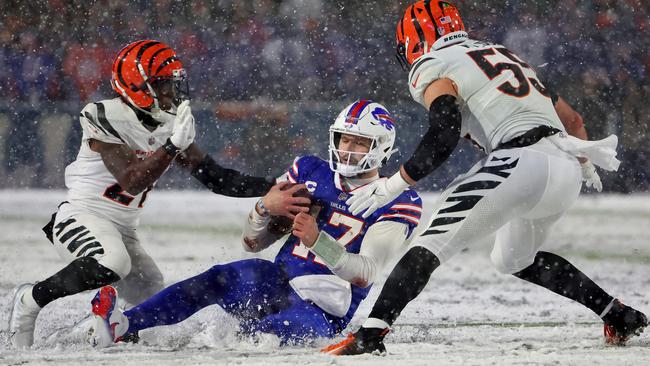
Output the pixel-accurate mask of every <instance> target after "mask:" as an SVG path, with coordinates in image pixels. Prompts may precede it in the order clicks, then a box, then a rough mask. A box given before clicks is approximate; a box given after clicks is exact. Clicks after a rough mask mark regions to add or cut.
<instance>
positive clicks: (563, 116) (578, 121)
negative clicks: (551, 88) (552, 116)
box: [554, 97, 588, 140]
mask: <svg viewBox="0 0 650 366" xmlns="http://www.w3.org/2000/svg"><path fill="white" fill-rule="evenodd" d="M554 106H555V112H557V115H558V117H560V121H562V124H563V125H564V128H565V129H566V132H568V133H569V135H571V136H575V137H577V138H579V139H582V140H587V139H588V136H587V130H586V129H585V124H584V122H583V120H582V116H581V115H580V113H578V112H576V111H575V110H574V109H573V108H571V106H570V105H569V104H568V103H567V102H566V101H565V100H564V99H562V97H558V99H557V102H555V105H554Z"/></svg>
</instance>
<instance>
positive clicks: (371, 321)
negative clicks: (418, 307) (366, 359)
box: [326, 149, 548, 354]
mask: <svg viewBox="0 0 650 366" xmlns="http://www.w3.org/2000/svg"><path fill="white" fill-rule="evenodd" d="M544 161H545V160H544V159H543V156H541V154H533V153H528V152H526V151H525V150H524V149H512V150H501V151H496V152H493V153H492V154H490V155H489V156H488V157H487V158H486V159H484V160H483V161H481V162H480V163H479V164H477V165H476V166H475V167H474V168H472V170H471V171H470V172H469V173H468V174H466V175H465V176H463V177H462V178H461V179H457V180H456V181H455V183H454V185H453V186H452V187H450V188H449V189H448V190H447V191H446V192H445V193H444V194H443V196H442V197H441V200H444V201H443V202H440V203H439V204H438V205H437V207H438V209H437V212H436V214H435V215H434V216H433V217H432V218H431V221H430V222H429V225H428V227H427V228H426V229H425V230H424V231H423V232H422V233H421V234H420V236H419V237H417V238H416V239H415V240H414V241H413V244H412V245H413V247H412V248H411V249H410V250H409V251H408V252H407V253H406V254H405V255H404V256H403V257H402V259H401V260H400V261H399V262H398V264H397V265H396V266H395V268H394V269H393V271H392V272H391V273H390V275H389V276H388V279H387V280H386V283H385V284H384V287H383V288H382V291H381V293H380V295H379V297H378V298H377V301H376V302H375V305H374V306H373V309H372V311H371V313H370V315H369V317H368V319H367V320H366V322H365V323H364V325H363V327H362V328H361V329H360V330H359V331H358V332H357V333H356V334H355V335H353V336H352V337H351V338H349V339H348V340H346V341H344V342H342V343H341V344H340V345H335V346H333V348H330V349H327V350H326V351H327V352H328V353H333V354H359V353H368V352H375V351H379V352H382V351H383V350H384V346H383V337H384V336H385V334H386V333H387V328H388V327H389V326H391V325H392V324H393V322H394V321H395V320H396V319H397V317H398V316H399V314H400V313H401V312H402V310H403V309H404V308H405V307H406V305H407V304H408V303H409V302H410V301H412V300H413V299H415V298H416V297H417V296H418V295H419V293H420V292H421V291H422V290H423V289H424V287H425V286H426V284H427V283H428V281H429V278H430V276H431V274H432V273H433V271H434V270H435V269H436V268H437V267H438V266H439V265H440V263H443V262H444V261H446V260H448V259H449V258H451V257H452V256H453V255H455V254H456V253H457V252H458V251H460V250H462V249H463V248H467V247H469V246H471V245H473V244H475V243H478V242H480V240H481V239H483V238H485V237H488V236H490V235H491V234H492V233H494V232H495V231H497V230H498V229H499V228H500V227H501V226H503V225H504V224H506V223H507V222H508V221H510V220H512V219H513V218H515V217H518V216H521V215H522V214H524V213H525V212H528V211H530V210H531V209H533V208H534V207H535V205H536V204H537V202H538V201H539V200H540V198H541V197H542V196H543V194H544V190H545V187H544V185H540V184H539V182H546V178H547V176H548V175H547V173H548V172H547V171H546V170H545V165H544V164H543V163H544ZM337 346H339V347H337Z"/></svg>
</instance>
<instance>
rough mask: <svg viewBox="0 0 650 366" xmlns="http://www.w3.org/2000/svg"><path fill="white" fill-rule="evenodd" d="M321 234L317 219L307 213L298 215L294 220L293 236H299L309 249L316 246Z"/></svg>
mask: <svg viewBox="0 0 650 366" xmlns="http://www.w3.org/2000/svg"><path fill="white" fill-rule="evenodd" d="M319 233H320V232H319V231H318V225H317V224H316V218H314V217H313V216H311V215H310V214H308V213H305V212H301V213H299V214H298V215H296V218H295V219H294V220H293V231H292V234H293V235H295V236H297V237H298V239H300V241H301V242H302V243H303V244H305V246H306V247H307V248H311V247H313V246H314V244H315V243H316V239H318V234H319Z"/></svg>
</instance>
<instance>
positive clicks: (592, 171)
mask: <svg viewBox="0 0 650 366" xmlns="http://www.w3.org/2000/svg"><path fill="white" fill-rule="evenodd" d="M580 167H581V168H582V180H583V181H584V182H585V185H586V186H587V188H593V189H595V190H596V191H598V192H601V191H602V190H603V182H601V181H600V176H599V175H598V172H596V167H595V166H594V164H592V163H591V162H590V161H589V160H587V162H585V163H582V164H580Z"/></svg>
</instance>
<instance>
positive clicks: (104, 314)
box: [88, 286, 129, 348]
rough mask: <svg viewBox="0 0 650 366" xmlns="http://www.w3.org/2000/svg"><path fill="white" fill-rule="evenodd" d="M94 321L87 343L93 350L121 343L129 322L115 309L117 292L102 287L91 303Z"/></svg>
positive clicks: (111, 288) (110, 288) (113, 289)
mask: <svg viewBox="0 0 650 366" xmlns="http://www.w3.org/2000/svg"><path fill="white" fill-rule="evenodd" d="M91 304H92V312H93V314H95V321H94V324H93V325H92V327H91V328H90V330H89V332H88V343H90V344H91V345H92V346H93V347H95V348H106V347H109V346H111V345H113V344H115V343H117V342H120V341H122V336H123V335H124V334H125V333H126V331H127V330H128V329H129V320H128V319H127V317H126V316H125V315H124V313H123V312H122V311H121V310H120V309H118V308H117V307H116V304H117V290H115V288H113V287H112V286H104V287H102V288H101V289H99V291H98V292H97V294H96V295H95V298H94V299H93V300H92V302H91Z"/></svg>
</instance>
